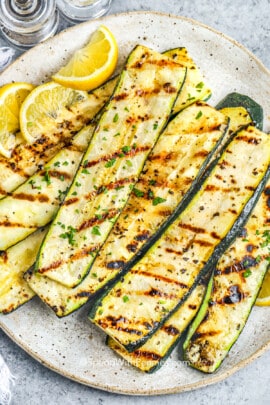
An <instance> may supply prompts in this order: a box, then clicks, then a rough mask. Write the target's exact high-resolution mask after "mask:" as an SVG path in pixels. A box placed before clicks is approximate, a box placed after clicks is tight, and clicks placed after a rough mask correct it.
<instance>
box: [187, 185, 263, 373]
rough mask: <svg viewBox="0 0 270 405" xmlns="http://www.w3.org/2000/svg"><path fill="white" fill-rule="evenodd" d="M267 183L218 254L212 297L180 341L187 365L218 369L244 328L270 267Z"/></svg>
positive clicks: (207, 370) (205, 302)
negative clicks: (231, 240) (238, 231)
mask: <svg viewBox="0 0 270 405" xmlns="http://www.w3.org/2000/svg"><path fill="white" fill-rule="evenodd" d="M269 195H270V182H268V184H267V186H266V188H265V190H264V192H263V193H262V195H261V197H260V199H259V201H258V203H257V204H256V206H255V208H254V210H253V212H252V214H251V216H250V218H249V220H248V222H247V223H246V225H245V227H244V228H243V229H242V232H241V234H240V235H239V236H238V238H237V239H236V240H235V242H234V243H233V244H232V245H231V246H230V247H229V249H228V250H227V251H226V252H225V254H224V255H223V256H222V257H221V258H220V260H219V262H218V264H217V266H216V269H215V275H214V279H213V288H212V289H211V291H210V293H211V294H210V297H208V300H205V301H204V303H203V305H202V307H201V309H200V311H199V313H198V316H197V317H196V318H195V320H194V323H193V324H192V325H191V327H190V330H189V333H188V336H187V339H186V341H185V343H184V356H185V359H186V360H188V362H189V364H190V365H191V366H192V367H194V368H196V369H198V370H200V371H203V372H205V373H212V372H214V371H215V370H217V369H218V367H219V366H220V365H221V363H222V361H223V360H224V358H225V357H226V355H227V354H228V351H229V350H230V348H231V347H232V345H233V344H234V343H235V341H236V340H237V339H238V337H239V335H240V333H241V331H242V330H243V328H244V326H245V324H246V322H247V319H248V316H249V314H250V312H251V309H252V307H253V305H254V303H255V300H256V297H257V294H258V292H259V290H260V287H261V285H262V282H263V279H264V276H265V274H266V272H267V269H268V268H269V261H270V255H269V246H270V245H269V243H270V227H269V222H270V207H269Z"/></svg>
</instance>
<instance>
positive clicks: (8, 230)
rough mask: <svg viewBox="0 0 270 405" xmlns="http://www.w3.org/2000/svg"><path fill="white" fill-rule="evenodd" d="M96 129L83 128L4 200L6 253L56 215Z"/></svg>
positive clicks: (1, 242)
mask: <svg viewBox="0 0 270 405" xmlns="http://www.w3.org/2000/svg"><path fill="white" fill-rule="evenodd" d="M93 131H94V126H93V125H91V124H90V125H89V126H87V127H86V128H84V129H82V130H81V131H80V132H79V134H77V135H76V136H75V138H74V140H73V141H72V143H71V145H69V146H67V147H65V148H63V149H62V150H61V151H60V152H58V153H57V154H56V156H55V157H54V158H53V159H51V160H50V162H48V164H47V165H46V166H45V168H44V169H42V170H40V171H38V172H37V174H34V175H33V176H32V177H31V178H30V179H28V180H27V181H26V182H25V183H24V184H22V185H21V186H20V187H18V188H17V189H16V190H15V191H14V192H13V193H11V194H10V195H9V196H8V197H6V198H3V199H2V200H0V234H1V239H0V250H6V249H8V248H9V247H10V246H12V245H15V244H16V243H18V242H19V241H21V240H23V239H25V238H26V237H27V236H28V235H30V234H31V233H33V232H35V231H36V230H37V229H38V228H40V227H42V226H44V225H47V224H48V223H49V222H50V221H51V220H52V218H53V216H54V215H55V214H56V212H57V210H58V208H59V206H60V203H61V202H62V200H63V199H64V196H65V194H66V192H67V189H68V188H69V186H70V184H71V182H72V180H73V177H74V175H75V173H76V170H77V169H78V167H79V164H80V162H81V159H82V156H83V152H84V151H85V150H86V149H87V145H88V143H89V141H90V139H91V137H92V135H93Z"/></svg>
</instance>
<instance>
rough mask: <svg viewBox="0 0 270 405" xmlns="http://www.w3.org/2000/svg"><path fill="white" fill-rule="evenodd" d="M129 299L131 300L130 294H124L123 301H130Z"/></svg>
mask: <svg viewBox="0 0 270 405" xmlns="http://www.w3.org/2000/svg"><path fill="white" fill-rule="evenodd" d="M128 301H129V298H128V296H127V295H124V296H123V302H125V303H126V302H128Z"/></svg>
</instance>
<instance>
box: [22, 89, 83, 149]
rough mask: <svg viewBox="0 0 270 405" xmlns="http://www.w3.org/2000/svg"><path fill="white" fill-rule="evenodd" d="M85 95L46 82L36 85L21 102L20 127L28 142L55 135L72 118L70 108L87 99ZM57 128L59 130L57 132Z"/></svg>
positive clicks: (78, 91) (81, 92)
mask: <svg viewBox="0 0 270 405" xmlns="http://www.w3.org/2000/svg"><path fill="white" fill-rule="evenodd" d="M87 98H88V93H87V92H85V91H80V90H74V89H71V88H67V87H64V86H61V85H60V84H58V83H55V82H48V83H45V84H42V85H40V86H37V87H36V88H35V89H34V90H33V91H32V92H31V93H30V94H29V95H28V97H26V99H25V100H24V102H23V103H22V106H21V110H20V127H21V132H22V136H23V137H24V139H25V140H26V141H27V142H30V143H32V142H34V141H35V140H36V139H38V138H40V137H41V135H42V134H50V133H55V132H56V131H57V130H61V125H62V124H63V123H64V122H66V123H68V121H69V120H70V119H71V117H72V107H74V106H76V104H77V103H79V102H82V101H84V100H87ZM57 128H58V129H57Z"/></svg>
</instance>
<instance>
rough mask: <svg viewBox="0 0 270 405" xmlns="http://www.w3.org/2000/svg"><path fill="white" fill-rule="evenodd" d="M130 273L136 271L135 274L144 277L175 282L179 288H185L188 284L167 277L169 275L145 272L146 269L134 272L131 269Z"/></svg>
mask: <svg viewBox="0 0 270 405" xmlns="http://www.w3.org/2000/svg"><path fill="white" fill-rule="evenodd" d="M131 273H137V274H139V275H141V276H145V277H149V278H154V279H156V280H160V281H163V282H165V283H170V284H175V285H177V286H179V287H181V288H183V289H187V288H188V285H187V284H184V283H181V282H180V281H177V280H173V279H171V278H169V277H165V276H161V275H157V274H152V273H149V272H147V271H143V270H141V271H139V272H136V271H134V270H131Z"/></svg>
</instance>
